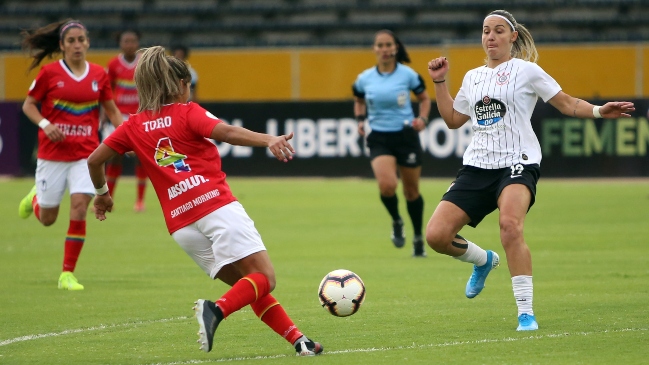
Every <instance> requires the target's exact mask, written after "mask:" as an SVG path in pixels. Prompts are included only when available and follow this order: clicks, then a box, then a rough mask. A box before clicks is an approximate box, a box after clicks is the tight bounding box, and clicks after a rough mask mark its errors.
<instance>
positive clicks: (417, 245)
mask: <svg viewBox="0 0 649 365" xmlns="http://www.w3.org/2000/svg"><path fill="white" fill-rule="evenodd" d="M412 246H413V251H412V256H413V257H426V251H424V239H423V238H422V237H421V236H415V238H413V240H412Z"/></svg>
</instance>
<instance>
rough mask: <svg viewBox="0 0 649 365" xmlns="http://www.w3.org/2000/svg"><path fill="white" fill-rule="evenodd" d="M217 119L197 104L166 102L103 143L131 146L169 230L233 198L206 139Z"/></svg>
mask: <svg viewBox="0 0 649 365" xmlns="http://www.w3.org/2000/svg"><path fill="white" fill-rule="evenodd" d="M218 123H221V120H219V119H218V118H216V117H215V116H214V115H212V114H211V113H210V112H208V111H207V110H205V109H203V108H202V107H201V106H200V105H198V104H194V103H191V102H190V103H187V104H170V105H165V106H163V107H162V110H161V111H160V113H159V114H155V115H154V114H152V113H151V112H141V113H138V114H136V115H132V116H131V117H130V118H129V119H128V120H127V121H125V122H124V123H123V124H122V125H120V126H119V127H118V128H117V129H116V130H115V132H113V133H112V134H111V135H110V136H109V137H108V138H107V139H106V140H104V143H105V144H106V145H107V146H108V147H110V148H112V149H113V150H115V151H116V152H117V153H119V154H124V153H126V152H128V151H133V152H135V154H136V155H137V157H138V158H139V160H140V163H141V164H142V167H143V168H144V170H145V171H146V173H147V176H148V177H149V179H151V184H152V185H153V188H154V189H155V192H156V194H157V195H158V200H160V205H161V206H162V212H163V213H164V217H165V221H166V223H167V228H168V229H169V233H173V232H175V231H177V230H179V229H180V228H183V227H185V226H187V225H189V224H191V223H194V222H196V221H197V220H199V219H201V218H203V217H204V216H206V215H208V214H210V213H211V212H213V211H215V210H216V209H218V208H220V207H222V206H224V205H226V204H229V203H231V202H233V201H235V200H236V198H235V197H234V196H233V195H232V192H231V191H230V187H229V186H228V184H227V182H226V181H225V173H224V172H223V171H221V156H219V151H218V150H217V149H216V146H215V145H214V144H213V143H212V142H210V141H209V140H207V139H206V137H209V136H210V134H211V133H212V130H213V129H214V126H216V125H217V124H218Z"/></svg>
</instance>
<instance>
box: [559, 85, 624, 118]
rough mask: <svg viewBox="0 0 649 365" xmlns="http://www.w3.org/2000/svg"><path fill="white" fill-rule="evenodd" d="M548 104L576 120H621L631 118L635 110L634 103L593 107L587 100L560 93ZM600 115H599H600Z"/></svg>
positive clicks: (611, 103) (612, 103)
mask: <svg viewBox="0 0 649 365" xmlns="http://www.w3.org/2000/svg"><path fill="white" fill-rule="evenodd" d="M548 103H550V105H552V106H553V107H555V108H557V110H559V111H560V112H561V113H562V114H564V115H567V116H571V117H575V118H608V119H611V118H619V117H630V116H631V115H630V114H629V113H631V112H633V111H634V110H635V107H634V105H633V103H632V102H629V101H610V102H608V103H606V104H604V105H601V106H599V105H593V104H591V103H589V102H587V101H585V100H582V99H579V98H575V97H572V96H570V95H568V94H566V93H564V92H563V91H559V92H558V93H557V94H556V95H555V96H553V97H552V98H550V100H548ZM598 114H599V115H598Z"/></svg>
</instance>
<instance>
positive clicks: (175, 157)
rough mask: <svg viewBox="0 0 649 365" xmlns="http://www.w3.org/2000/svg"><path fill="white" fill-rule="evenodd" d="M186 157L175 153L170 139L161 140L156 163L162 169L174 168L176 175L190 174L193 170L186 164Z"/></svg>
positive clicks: (157, 149) (156, 152)
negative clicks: (180, 173)
mask: <svg viewBox="0 0 649 365" xmlns="http://www.w3.org/2000/svg"><path fill="white" fill-rule="evenodd" d="M186 158H187V156H186V155H183V154H182V153H178V152H176V151H174V148H173V146H172V145H171V139H169V137H164V138H160V139H159V140H158V146H157V147H156V151H155V161H156V163H157V164H158V166H160V167H167V166H173V167H174V169H175V171H176V173H179V172H189V171H191V168H190V167H189V165H188V164H186V163H185V159H186Z"/></svg>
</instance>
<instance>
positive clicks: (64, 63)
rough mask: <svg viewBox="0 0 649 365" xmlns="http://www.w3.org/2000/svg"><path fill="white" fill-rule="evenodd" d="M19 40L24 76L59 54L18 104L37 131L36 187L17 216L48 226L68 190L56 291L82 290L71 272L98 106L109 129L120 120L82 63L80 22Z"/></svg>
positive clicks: (94, 70) (82, 228) (101, 83)
mask: <svg viewBox="0 0 649 365" xmlns="http://www.w3.org/2000/svg"><path fill="white" fill-rule="evenodd" d="M23 36H24V40H23V46H24V47H25V48H27V49H29V50H30V52H31V53H32V54H33V56H32V57H33V58H34V60H33V62H32V64H31V66H30V70H32V69H33V68H35V67H37V66H38V65H39V64H40V63H41V61H42V60H43V59H44V58H45V57H48V56H49V57H52V55H53V54H55V53H58V52H63V58H62V59H60V60H58V61H56V62H52V63H50V64H48V65H45V66H43V67H42V68H41V70H40V72H39V73H38V76H36V79H35V80H34V82H33V83H32V85H31V86H30V88H29V93H28V95H27V98H26V99H25V102H24V104H23V112H25V115H27V117H28V118H29V120H31V121H32V122H33V123H34V124H37V125H38V126H39V127H40V129H39V131H38V161H37V165H36V186H34V187H33V188H32V190H31V191H30V192H29V194H27V196H26V197H25V198H23V200H22V201H21V202H20V206H19V209H18V214H19V215H20V217H22V218H27V217H29V216H30V215H31V213H32V212H33V213H34V214H35V216H36V218H37V219H38V220H39V221H40V222H41V224H43V225H44V226H50V225H52V224H54V222H55V221H56V219H57V217H58V214H59V205H60V204H61V200H62V199H63V194H64V193H65V189H66V188H67V189H68V190H69V192H70V225H69V228H68V233H67V236H66V238H65V252H64V257H63V272H62V273H61V275H60V277H59V284H58V285H59V289H68V290H82V289H83V285H81V284H79V282H78V281H77V279H76V278H75V277H74V275H73V274H72V272H73V271H74V269H75V267H76V264H77V260H78V258H79V254H80V252H81V249H82V247H83V244H84V241H85V238H86V212H87V210H88V204H89V203H90V200H91V198H92V196H93V195H94V188H93V186H92V182H91V181H90V176H89V174H88V167H87V163H86V159H87V158H88V156H89V155H90V153H91V152H92V151H93V150H94V149H95V148H97V146H98V145H99V137H98V132H97V130H98V128H99V105H100V104H101V106H102V107H103V108H104V109H105V110H106V114H107V116H108V117H109V118H110V120H111V121H112V122H113V123H114V124H115V125H119V124H120V123H121V122H122V119H121V114H120V112H119V110H118V109H117V106H115V103H114V102H113V95H112V92H111V90H110V84H109V82H108V77H107V76H106V71H105V70H104V68H103V67H101V66H99V65H96V64H92V63H89V62H87V61H86V52H87V51H88V47H90V39H89V38H88V32H87V30H86V27H85V26H84V25H83V24H82V23H81V22H79V21H78V20H66V21H61V22H57V23H52V24H49V25H47V26H45V27H43V28H39V29H36V30H34V31H25V32H23ZM36 50H37V51H36ZM34 51H36V52H35V53H34ZM38 104H40V110H39V108H38Z"/></svg>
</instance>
